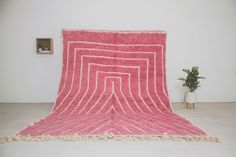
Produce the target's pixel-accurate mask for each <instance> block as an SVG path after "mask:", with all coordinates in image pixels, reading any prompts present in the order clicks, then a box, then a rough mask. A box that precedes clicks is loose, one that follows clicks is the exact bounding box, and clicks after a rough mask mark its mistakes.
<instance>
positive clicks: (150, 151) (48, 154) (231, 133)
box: [0, 103, 236, 157]
mask: <svg viewBox="0 0 236 157" xmlns="http://www.w3.org/2000/svg"><path fill="white" fill-rule="evenodd" d="M51 107H52V104H0V136H5V135H12V134H15V133H16V132H17V131H19V130H21V129H22V128H24V127H25V126H27V125H28V124H30V123H32V122H34V121H36V120H38V119H39V118H42V117H43V116H46V115H48V114H49V113H50V110H51ZM173 108H174V110H175V112H177V113H179V114H180V115H182V116H184V117H186V118H187V119H189V120H191V121H192V122H193V123H195V124H196V125H198V126H200V127H201V128H204V130H205V131H207V132H208V134H209V135H211V136H217V137H219V138H220V140H221V143H210V142H195V143H188V142H178V141H176V142H174V141H149V142H148V141H143V142H141V141H139V142H134V141H87V142H86V141H84V142H62V141H48V142H10V143H5V144H0V157H28V156H34V157H54V156H57V157H62V156H65V157H71V156H73V157H74V156H76V157H78V156H81V157H88V156H96V157H99V156H101V157H105V156H112V157H116V156H117V157H118V156H119V157H121V156H122V157H124V156H127V157H132V156H135V157H141V156H142V157H158V156H161V157H177V156H178V157H185V156H190V157H195V156H196V157H197V156H199V157H200V156H201V157H205V156H206V157H211V156H212V157H236V103H199V104H197V108H196V109H194V110H188V109H185V108H184V104H181V103H176V104H173Z"/></svg>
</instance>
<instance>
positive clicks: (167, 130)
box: [2, 30, 217, 141]
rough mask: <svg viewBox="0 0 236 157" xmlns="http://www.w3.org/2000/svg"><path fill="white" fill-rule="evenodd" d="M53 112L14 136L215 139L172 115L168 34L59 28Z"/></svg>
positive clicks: (31, 138)
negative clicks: (60, 65)
mask: <svg viewBox="0 0 236 157" xmlns="http://www.w3.org/2000/svg"><path fill="white" fill-rule="evenodd" d="M62 35H63V69H62V76H61V82H60V87H59V91H58V96H57V99H56V102H55V104H54V107H53V110H52V113H51V114H50V115H49V116H47V117H46V118H44V119H41V120H39V121H38V122H35V123H34V124H32V125H30V126H28V127H27V128H25V129H24V130H22V131H20V132H19V133H17V135H15V136H9V137H7V138H4V139H2V141H3V140H4V141H15V140H29V141H34V140H36V141H37V140H50V139H61V140H90V139H99V140H102V139H103V140H104V139H106V140H107V139H114V140H122V139H128V140H129V139H130V140H158V139H161V140H168V139H169V140H187V141H217V139H216V138H211V137H208V136H207V134H206V133H205V132H204V131H203V130H201V129H200V128H198V127H197V126H194V125H193V124H192V123H191V122H189V121H188V120H186V119H184V118H182V117H180V116H179V115H177V114H175V113H174V112H173V110H172V108H171V105H170V102H169V99H168V92H167V86H166V70H165V61H166V59H165V53H166V33H165V32H163V31H151V32H148V31H143V32H132V31H130V32H125V31H124V32H122V31H88V30H63V32H62Z"/></svg>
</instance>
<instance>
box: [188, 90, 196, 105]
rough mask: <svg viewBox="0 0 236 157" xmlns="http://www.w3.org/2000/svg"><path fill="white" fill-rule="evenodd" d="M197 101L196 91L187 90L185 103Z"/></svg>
mask: <svg viewBox="0 0 236 157" xmlns="http://www.w3.org/2000/svg"><path fill="white" fill-rule="evenodd" d="M196 102H197V92H196V91H195V92H187V93H186V103H196Z"/></svg>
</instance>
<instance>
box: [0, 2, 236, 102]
mask: <svg viewBox="0 0 236 157" xmlns="http://www.w3.org/2000/svg"><path fill="white" fill-rule="evenodd" d="M62 28H76V29H77V28H86V29H118V30H122V29H125V30H134V29H138V30H143V29H145V30H147V29H160V30H165V31H167V33H168V39H167V83H168V89H169V95H170V98H171V101H174V102H177V101H183V88H182V87H181V82H179V81H178V80H177V78H178V77H180V76H184V73H183V72H182V71H181V69H182V68H186V67H190V66H192V65H198V66H199V67H200V72H201V73H202V75H203V76H206V77H207V79H206V80H203V81H202V87H201V88H200V89H199V101H204V102H217V101H236V1H235V0H180V1H175V0H172V1H171V0H116V1H113V0H99V1H95V0H66V1H65V0H0V102H54V101H55V97H56V92H57V88H58V84H59V79H60V74H61V66H62V43H61V38H60V34H61V29H62ZM36 37H52V38H53V39H54V49H55V54H54V55H36V52H35V38H36Z"/></svg>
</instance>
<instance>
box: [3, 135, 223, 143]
mask: <svg viewBox="0 0 236 157" xmlns="http://www.w3.org/2000/svg"><path fill="white" fill-rule="evenodd" d="M49 140H61V141H89V140H90V141H100V140H115V141H122V140H128V141H157V140H161V141H166V140H170V141H187V142H216V143H219V142H220V141H219V139H218V138H217V137H209V136H175V135H113V134H112V133H107V134H105V135H85V136H82V135H78V134H75V135H63V136H51V135H40V136H22V135H14V136H7V137H2V138H0V143H6V142H11V141H49Z"/></svg>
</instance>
